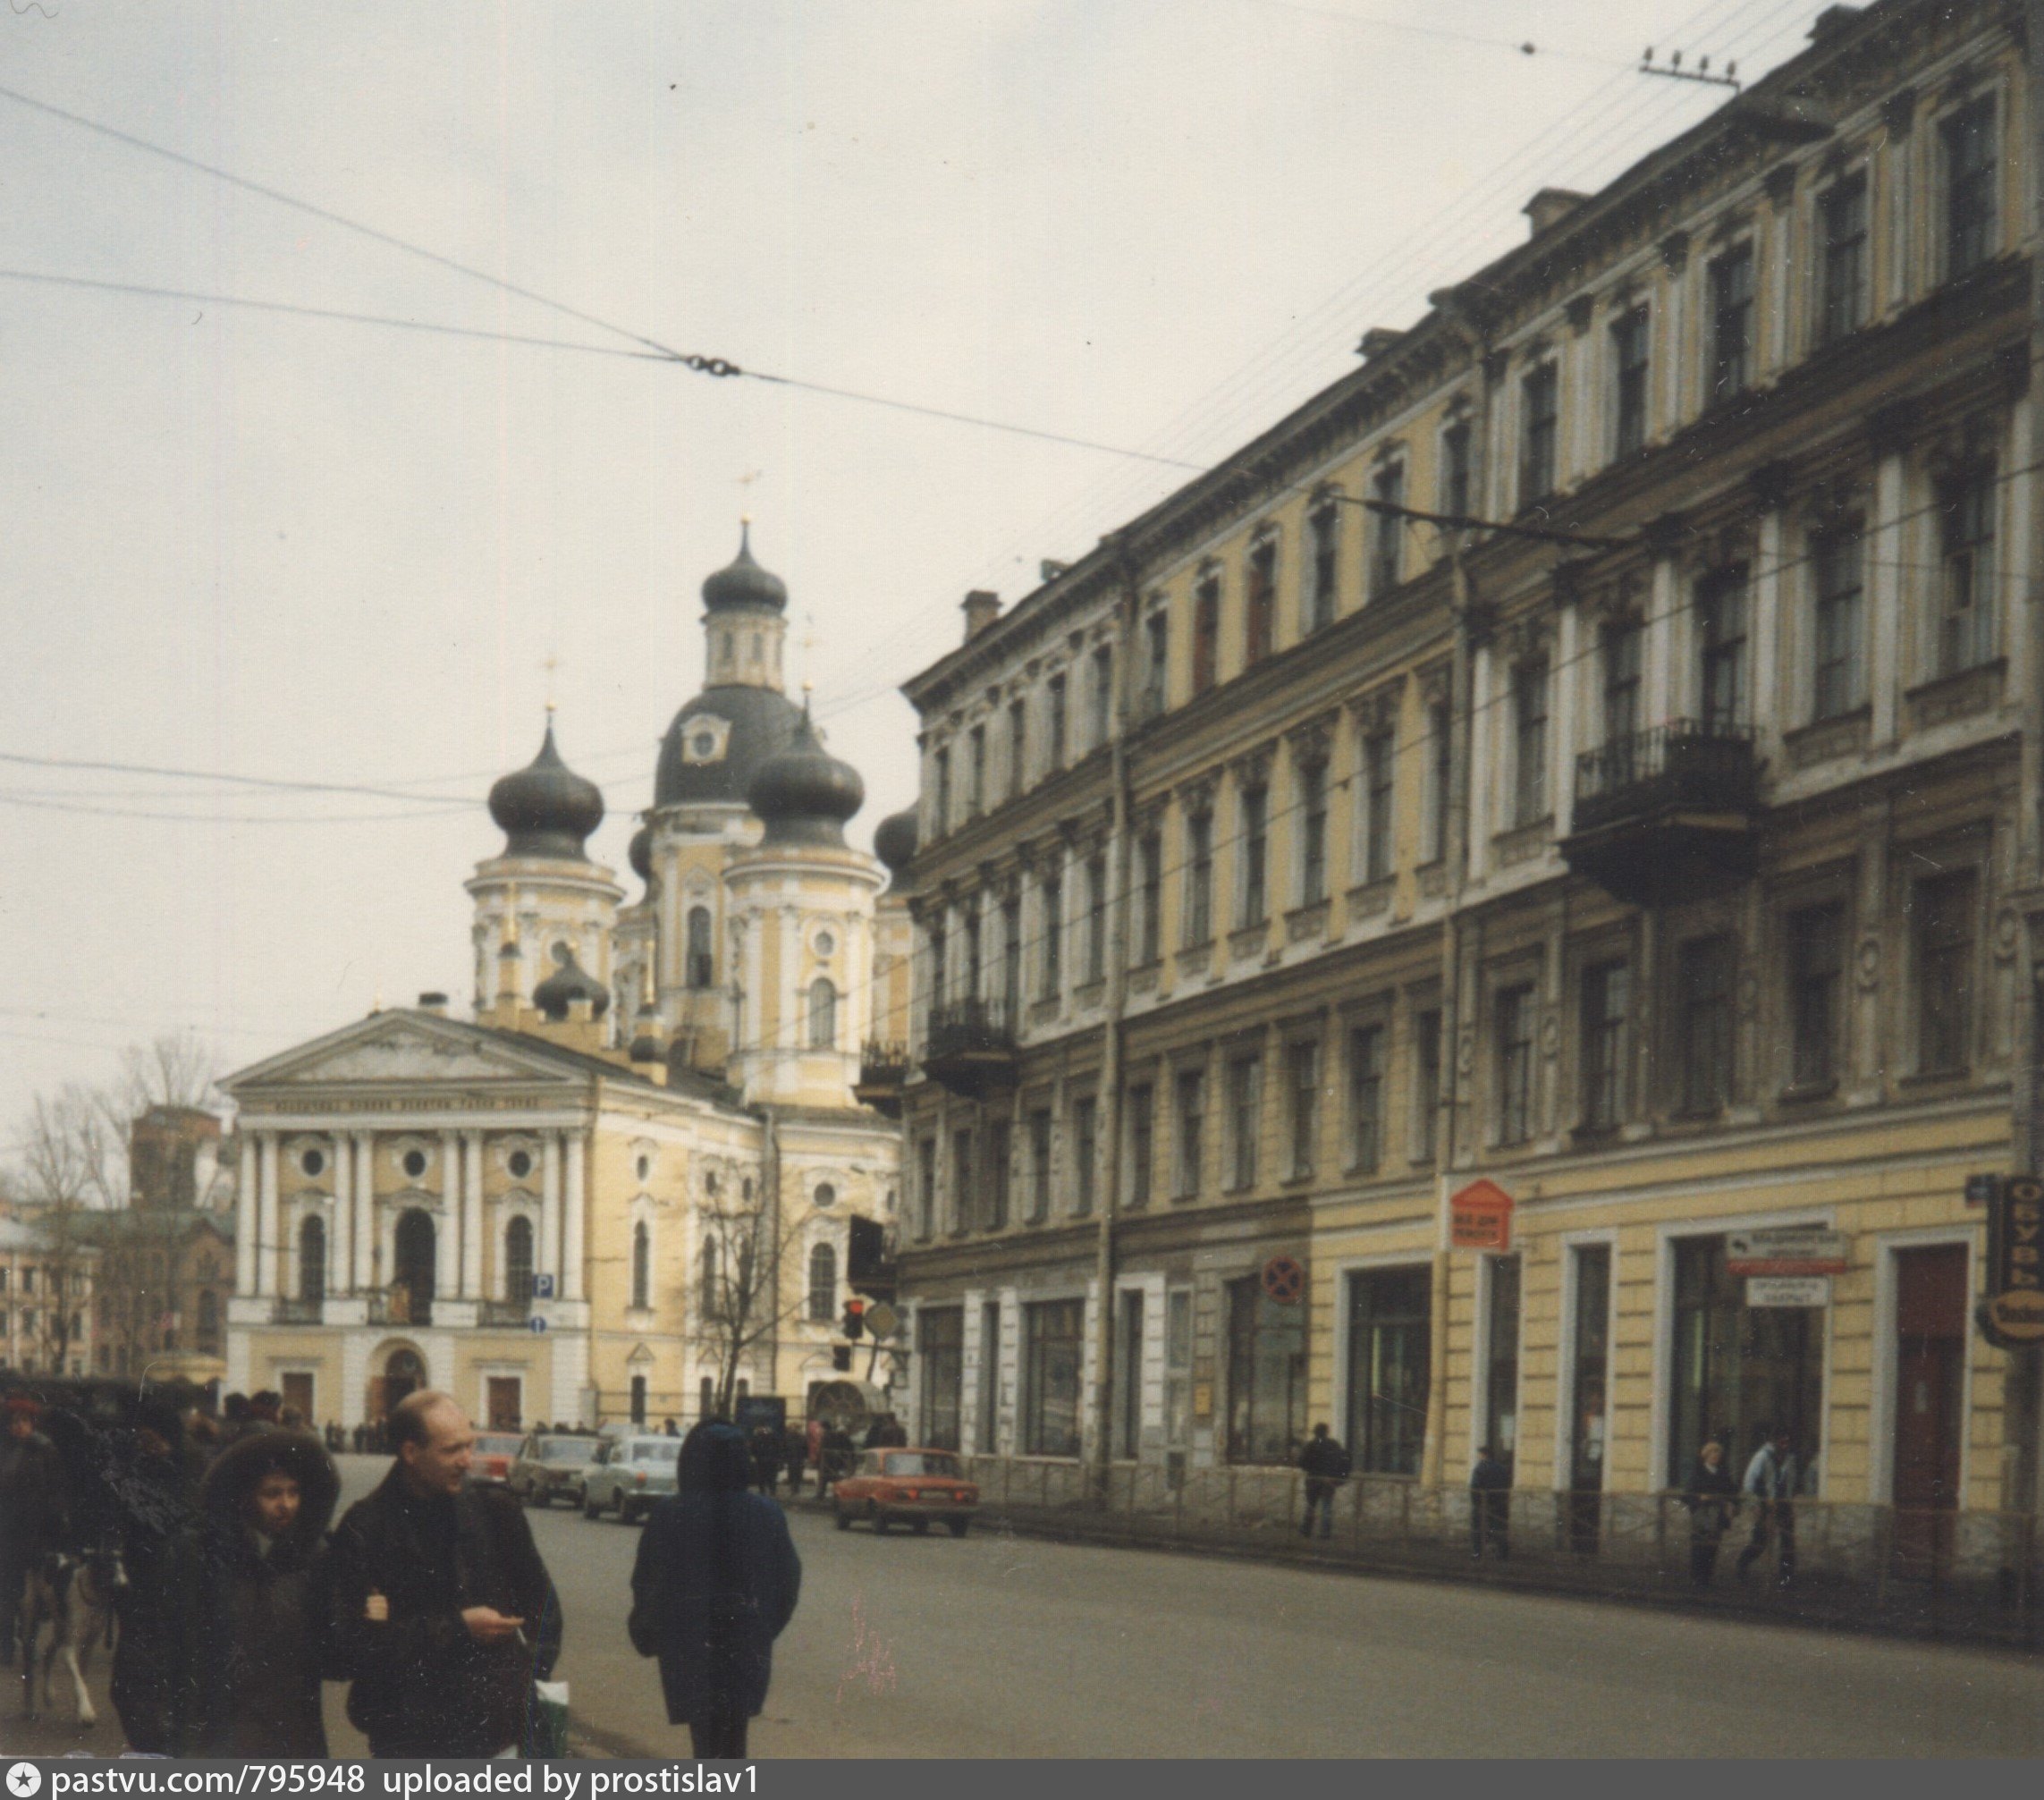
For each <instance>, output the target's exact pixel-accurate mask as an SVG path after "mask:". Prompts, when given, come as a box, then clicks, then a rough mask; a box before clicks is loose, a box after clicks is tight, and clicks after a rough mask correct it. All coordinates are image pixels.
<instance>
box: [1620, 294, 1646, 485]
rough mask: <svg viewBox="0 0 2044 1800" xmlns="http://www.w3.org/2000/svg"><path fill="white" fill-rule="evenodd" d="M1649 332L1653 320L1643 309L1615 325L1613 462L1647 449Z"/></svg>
mask: <svg viewBox="0 0 2044 1800" xmlns="http://www.w3.org/2000/svg"><path fill="white" fill-rule="evenodd" d="M1650 332H1651V319H1650V317H1649V315H1648V312H1647V309H1646V308H1644V307H1634V308H1633V309H1632V310H1631V311H1630V312H1628V313H1626V314H1625V315H1624V316H1623V317H1620V318H1618V319H1616V320H1614V321H1613V322H1612V325H1611V371H1612V374H1613V376H1614V377H1615V378H1616V384H1617V395H1616V399H1617V405H1616V407H1615V409H1614V411H1613V415H1612V433H1611V453H1612V456H1613V457H1614V459H1622V458H1624V457H1627V456H1632V455H1634V454H1636V453H1637V452H1639V451H1641V450H1643V448H1645V445H1646V441H1647V418H1648V410H1647V409H1648V407H1649V406H1650V405H1651V401H1652V389H1651V385H1650V384H1649V380H1648V374H1649V368H1650V365H1649V363H1648V360H1647V356H1648V348H1647V347H1648V345H1649V344H1650V343H1651V341H1652V340H1651V335H1650Z"/></svg>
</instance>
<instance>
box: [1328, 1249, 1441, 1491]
mask: <svg viewBox="0 0 2044 1800" xmlns="http://www.w3.org/2000/svg"><path fill="white" fill-rule="evenodd" d="M1432 1316H1433V1295H1432V1275H1431V1272H1430V1270H1429V1269H1428V1267H1427V1265H1426V1264H1425V1263H1415V1264H1412V1265H1410V1266H1406V1267H1401V1268H1395V1269H1366V1270H1358V1271H1356V1272H1355V1273H1353V1274H1351V1275H1350V1276H1349V1278H1348V1420H1347V1431H1348V1449H1349V1454H1350V1456H1351V1457H1352V1458H1354V1461H1355V1466H1356V1471H1357V1473H1358V1474H1362V1475H1418V1474H1419V1473H1420V1458H1421V1455H1422V1453H1423V1450H1424V1448H1425V1443H1426V1408H1427V1393H1428V1388H1429V1385H1430V1371H1429V1366H1428V1357H1429V1354H1430V1351H1431V1343H1430V1335H1431V1332H1432Z"/></svg>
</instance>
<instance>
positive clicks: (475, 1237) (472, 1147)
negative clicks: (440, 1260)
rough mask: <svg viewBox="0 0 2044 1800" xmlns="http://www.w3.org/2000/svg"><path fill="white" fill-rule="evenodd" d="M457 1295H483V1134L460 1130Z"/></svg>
mask: <svg viewBox="0 0 2044 1800" xmlns="http://www.w3.org/2000/svg"><path fill="white" fill-rule="evenodd" d="M461 1148H462V1158H461V1162H462V1169H461V1177H462V1181H461V1191H462V1201H461V1207H462V1213H463V1217H462V1221H461V1297H462V1298H463V1299H464V1300H479V1299H481V1298H482V1297H483V1134H482V1133H481V1132H480V1131H464V1132H463V1133H462V1134H461Z"/></svg>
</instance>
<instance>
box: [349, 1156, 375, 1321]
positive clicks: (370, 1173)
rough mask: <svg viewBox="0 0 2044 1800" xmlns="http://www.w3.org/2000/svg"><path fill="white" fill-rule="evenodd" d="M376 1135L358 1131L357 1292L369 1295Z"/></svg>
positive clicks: (372, 1275)
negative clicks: (373, 1152) (372, 1153)
mask: <svg viewBox="0 0 2044 1800" xmlns="http://www.w3.org/2000/svg"><path fill="white" fill-rule="evenodd" d="M375 1145H376V1139H375V1137H373V1136H372V1135H371V1134H370V1133H369V1132H367V1131H358V1132H357V1133H356V1134H355V1156H354V1162H355V1224H354V1233H355V1291H356V1292H357V1293H358V1294H367V1293H368V1292H369V1291H370V1290H371V1289H374V1288H375V1287H376V1187H375V1179H376V1167H375V1161H374V1158H373V1156H372V1155H371V1152H372V1151H373V1149H374V1147H375Z"/></svg>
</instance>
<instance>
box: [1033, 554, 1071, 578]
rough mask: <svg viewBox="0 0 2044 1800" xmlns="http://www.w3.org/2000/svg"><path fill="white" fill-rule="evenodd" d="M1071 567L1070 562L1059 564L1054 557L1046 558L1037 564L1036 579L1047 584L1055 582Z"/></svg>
mask: <svg viewBox="0 0 2044 1800" xmlns="http://www.w3.org/2000/svg"><path fill="white" fill-rule="evenodd" d="M1071 566H1072V565H1071V564H1070V563H1068V562H1059V561H1058V559H1057V558H1056V557H1054V556H1046V557H1044V558H1043V559H1042V560H1041V561H1040V562H1038V563H1037V564H1036V579H1038V580H1039V581H1042V582H1045V583H1049V582H1052V581H1055V580H1056V579H1058V577H1059V576H1060V575H1062V574H1063V573H1064V572H1065V570H1068V569H1069V568H1070V567H1071Z"/></svg>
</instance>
